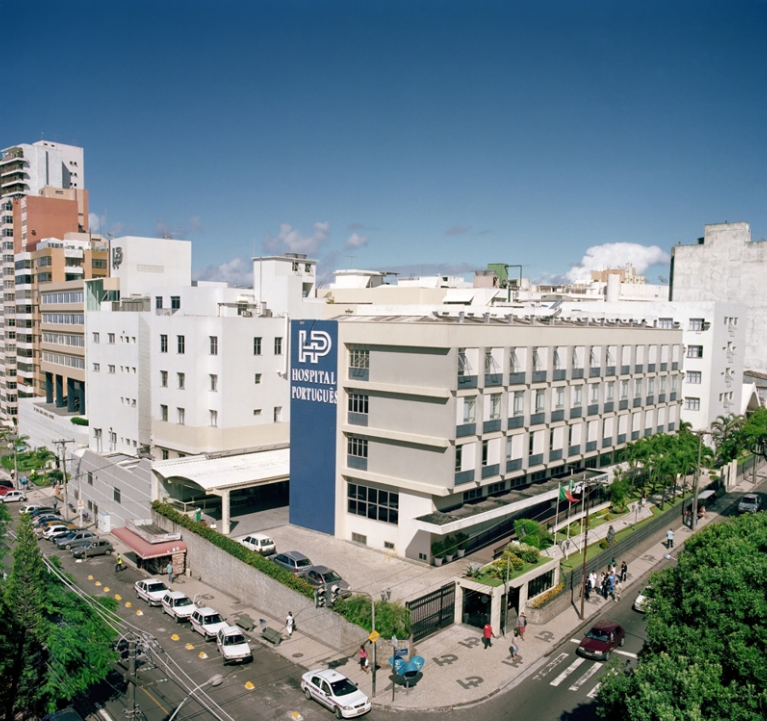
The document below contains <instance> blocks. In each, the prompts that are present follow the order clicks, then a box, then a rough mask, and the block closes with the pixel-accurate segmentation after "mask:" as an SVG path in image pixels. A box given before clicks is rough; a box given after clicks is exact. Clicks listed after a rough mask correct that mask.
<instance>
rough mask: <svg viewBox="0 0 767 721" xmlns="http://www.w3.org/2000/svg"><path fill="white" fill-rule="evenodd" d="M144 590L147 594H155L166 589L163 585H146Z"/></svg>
mask: <svg viewBox="0 0 767 721" xmlns="http://www.w3.org/2000/svg"><path fill="white" fill-rule="evenodd" d="M146 590H147V591H149V593H155V592H156V591H167V590H168V587H167V586H166V585H165V584H164V583H148V584H147V587H146Z"/></svg>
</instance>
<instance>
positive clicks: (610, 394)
mask: <svg viewBox="0 0 767 721" xmlns="http://www.w3.org/2000/svg"><path fill="white" fill-rule="evenodd" d="M605 388H606V396H605V400H606V401H607V402H608V403H609V402H610V401H612V400H614V398H615V381H609V382H608V383H607V385H606V387H605Z"/></svg>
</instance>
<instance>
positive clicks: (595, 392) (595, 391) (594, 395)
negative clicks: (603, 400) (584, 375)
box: [589, 383, 599, 403]
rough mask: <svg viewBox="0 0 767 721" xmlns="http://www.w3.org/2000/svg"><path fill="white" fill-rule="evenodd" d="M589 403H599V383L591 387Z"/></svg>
mask: <svg viewBox="0 0 767 721" xmlns="http://www.w3.org/2000/svg"><path fill="white" fill-rule="evenodd" d="M589 403H599V383H592V384H591V385H589Z"/></svg>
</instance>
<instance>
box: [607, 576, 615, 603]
mask: <svg viewBox="0 0 767 721" xmlns="http://www.w3.org/2000/svg"><path fill="white" fill-rule="evenodd" d="M607 592H608V594H609V595H610V596H612V599H613V601H614V600H615V574H614V573H611V574H610V575H609V576H608V577H607Z"/></svg>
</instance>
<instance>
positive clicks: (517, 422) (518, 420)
mask: <svg viewBox="0 0 767 721" xmlns="http://www.w3.org/2000/svg"><path fill="white" fill-rule="evenodd" d="M524 425H525V417H524V416H514V417H513V418H509V421H508V424H507V426H506V427H507V428H508V429H509V430H511V429H512V428H522V426H524Z"/></svg>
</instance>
